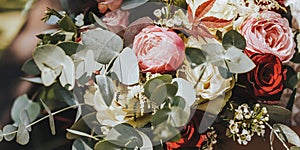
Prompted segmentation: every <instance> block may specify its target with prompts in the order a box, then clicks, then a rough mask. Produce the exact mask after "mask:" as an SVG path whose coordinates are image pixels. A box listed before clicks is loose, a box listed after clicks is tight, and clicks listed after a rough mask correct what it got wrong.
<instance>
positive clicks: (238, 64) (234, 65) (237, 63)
mask: <svg viewBox="0 0 300 150" xmlns="http://www.w3.org/2000/svg"><path fill="white" fill-rule="evenodd" d="M224 58H225V61H226V63H227V66H228V69H229V71H230V72H231V73H246V72H249V71H250V70H252V69H253V68H254V67H255V64H254V63H253V61H252V60H251V59H250V58H249V57H248V56H247V55H246V54H244V53H243V52H242V51H241V50H240V49H237V48H235V47H231V48H229V49H228V50H227V51H226V54H225V56H224Z"/></svg>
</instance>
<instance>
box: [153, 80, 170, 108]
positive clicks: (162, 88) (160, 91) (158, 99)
mask: <svg viewBox="0 0 300 150" xmlns="http://www.w3.org/2000/svg"><path fill="white" fill-rule="evenodd" d="M169 85H171V84H169ZM167 96H168V87H167V84H160V85H158V86H157V87H156V88H155V89H154V90H153V91H152V92H151V96H150V98H149V99H150V101H153V102H155V104H156V105H158V106H159V105H161V104H162V103H163V102H164V101H165V100H166V98H167Z"/></svg>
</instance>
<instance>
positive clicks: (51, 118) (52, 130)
mask: <svg viewBox="0 0 300 150" xmlns="http://www.w3.org/2000/svg"><path fill="white" fill-rule="evenodd" d="M41 103H42V105H43V106H44V108H45V110H46V111H47V113H48V114H49V125H50V130H51V133H52V135H55V134H56V131H55V123H54V117H53V114H52V113H51V110H50V109H49V107H48V106H47V105H46V104H45V103H44V102H43V101H42V100H41Z"/></svg>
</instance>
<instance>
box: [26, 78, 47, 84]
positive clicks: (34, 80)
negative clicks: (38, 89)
mask: <svg viewBox="0 0 300 150" xmlns="http://www.w3.org/2000/svg"><path fill="white" fill-rule="evenodd" d="M21 79H22V80H25V81H28V82H32V83H37V84H43V81H42V78H40V77H33V78H21Z"/></svg>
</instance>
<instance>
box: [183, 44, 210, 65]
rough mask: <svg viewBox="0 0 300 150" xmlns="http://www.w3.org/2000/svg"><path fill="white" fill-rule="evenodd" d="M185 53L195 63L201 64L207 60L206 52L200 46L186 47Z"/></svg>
mask: <svg viewBox="0 0 300 150" xmlns="http://www.w3.org/2000/svg"><path fill="white" fill-rule="evenodd" d="M185 55H186V57H187V59H188V60H189V61H190V62H192V63H195V64H196V65H200V64H202V63H205V62H206V61H207V60H206V53H205V52H204V51H202V50H201V49H198V48H191V47H188V48H186V49H185Z"/></svg>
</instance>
